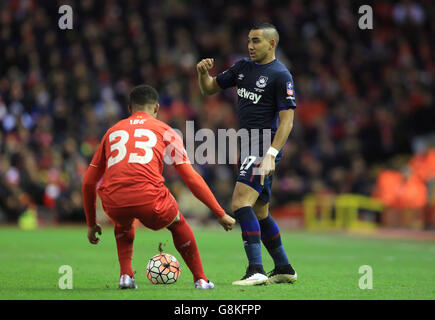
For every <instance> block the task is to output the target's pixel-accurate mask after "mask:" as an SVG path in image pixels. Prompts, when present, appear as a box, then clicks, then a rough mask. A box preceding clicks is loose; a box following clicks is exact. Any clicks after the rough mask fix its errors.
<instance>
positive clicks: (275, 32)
mask: <svg viewBox="0 0 435 320" xmlns="http://www.w3.org/2000/svg"><path fill="white" fill-rule="evenodd" d="M266 29H269V30H272V32H271V34H270V36H271V37H272V38H273V39H275V41H276V45H278V42H279V33H278V30H277V29H276V27H275V26H274V25H273V24H271V23H269V22H261V23H258V24H254V25H253V26H252V28H251V30H266Z"/></svg>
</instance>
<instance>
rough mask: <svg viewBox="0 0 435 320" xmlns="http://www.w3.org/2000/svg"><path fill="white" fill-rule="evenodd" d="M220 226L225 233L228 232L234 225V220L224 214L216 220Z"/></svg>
mask: <svg viewBox="0 0 435 320" xmlns="http://www.w3.org/2000/svg"><path fill="white" fill-rule="evenodd" d="M218 221H219V223H220V225H221V226H222V227H223V228H224V229H225V231H230V230H232V229H233V227H234V225H235V224H236V220H234V218H232V217H231V216H229V215H227V214H225V215H224V216H223V217H221V218H219V219H218Z"/></svg>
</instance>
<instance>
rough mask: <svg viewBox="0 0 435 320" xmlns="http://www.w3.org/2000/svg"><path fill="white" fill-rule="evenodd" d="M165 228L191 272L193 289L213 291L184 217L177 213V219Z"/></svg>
mask: <svg viewBox="0 0 435 320" xmlns="http://www.w3.org/2000/svg"><path fill="white" fill-rule="evenodd" d="M167 228H168V230H169V231H171V233H172V239H173V241H174V245H175V248H176V249H177V251H178V252H179V253H180V254H181V256H182V257H183V260H184V262H186V264H187V266H188V267H189V269H190V271H191V272H192V275H193V281H194V282H195V288H197V289H213V288H214V284H213V283H212V282H210V281H208V280H207V277H206V276H205V273H204V270H203V267H202V262H201V257H200V255H199V251H198V246H197V244H196V240H195V236H194V234H193V232H192V229H191V228H190V226H189V224H188V223H187V221H186V220H185V219H184V216H183V215H182V214H181V213H180V212H178V214H177V217H176V218H175V219H174V221H173V222H172V223H171V224H170V225H169V226H168V227H167Z"/></svg>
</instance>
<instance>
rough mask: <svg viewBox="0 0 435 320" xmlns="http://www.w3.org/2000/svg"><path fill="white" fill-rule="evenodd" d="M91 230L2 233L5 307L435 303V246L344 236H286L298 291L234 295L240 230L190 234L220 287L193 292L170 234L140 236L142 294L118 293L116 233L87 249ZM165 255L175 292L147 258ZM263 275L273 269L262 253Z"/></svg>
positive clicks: (240, 261)
mask: <svg viewBox="0 0 435 320" xmlns="http://www.w3.org/2000/svg"><path fill="white" fill-rule="evenodd" d="M86 230H87V229H86V228H85V227H58V228H54V227H52V228H42V229H38V230H34V231H21V230H19V229H16V228H10V227H8V228H7V227H2V228H0V299H2V300H16V299H42V300H45V299H56V300H57V299H61V300H63V299H135V300H137V299H147V300H150V299H151V300H153V299H157V300H192V299H193V300H202V299H206V300H232V299H240V300H251V299H254V300H262V299H265V300H283V299H284V300H290V299H303V300H311V299H346V300H347V299H352V300H354V299H434V298H435V243H433V242H423V241H402V240H400V241H399V240H377V239H368V238H357V237H350V236H346V235H338V234H313V233H309V232H300V231H298V232H293V231H292V232H282V233H281V235H282V239H283V243H284V246H285V248H286V251H287V254H288V256H289V259H290V261H291V263H292V264H293V266H294V267H295V269H296V270H297V272H298V275H299V278H298V281H297V282H296V283H295V284H293V285H289V284H279V285H276V284H275V285H272V284H269V285H266V286H257V287H237V286H232V285H231V282H232V281H234V280H238V279H240V278H241V276H243V274H244V271H245V268H246V266H247V262H246V258H245V253H244V250H243V246H242V241H241V236H240V232H239V230H238V227H236V229H235V230H233V231H231V232H225V231H223V230H222V231H221V230H219V229H214V228H210V229H203V228H193V230H194V233H195V236H196V239H197V242H198V246H199V250H200V254H201V257H202V261H203V266H204V269H205V272H206V274H207V276H208V277H209V279H210V280H212V281H213V282H214V283H215V285H216V287H215V289H214V290H196V289H194V287H193V281H192V275H191V273H190V271H189V269H188V268H187V266H186V264H185V263H184V261H182V259H181V257H180V255H179V254H178V252H177V251H176V250H175V248H174V245H173V243H172V238H171V234H170V232H169V231H167V230H162V231H157V232H155V231H150V230H147V229H145V228H137V229H136V238H135V243H134V255H133V269H134V270H136V281H137V284H138V286H139V289H138V290H119V289H118V288H117V284H118V280H119V267H118V261H117V254H116V246H115V239H114V235H113V228H112V227H111V226H104V227H103V235H102V237H101V241H100V243H99V244H98V245H96V246H94V245H91V244H89V243H88V242H87V238H86ZM159 242H164V243H166V247H165V252H167V253H170V254H173V255H174V256H175V257H177V259H179V260H180V263H181V268H182V270H181V275H180V278H179V279H178V281H177V283H175V284H173V285H152V284H150V283H149V281H148V279H147V278H146V273H145V266H146V264H147V260H148V259H149V258H150V257H151V256H153V255H154V254H157V253H158V251H157V247H158V244H159ZM263 261H264V266H265V269H266V271H270V270H271V269H272V268H273V263H272V260H271V258H270V257H269V255H268V254H267V252H266V250H265V249H264V248H263ZM62 265H69V266H71V268H72V270H73V289H71V290H68V289H65V290H61V289H60V288H59V286H58V283H59V279H60V277H61V276H62V274H60V273H59V267H60V266H62ZM362 265H369V266H371V267H372V270H373V289H366V290H362V289H360V288H359V280H360V277H362V276H364V274H360V273H359V272H358V271H359V268H360V266H362Z"/></svg>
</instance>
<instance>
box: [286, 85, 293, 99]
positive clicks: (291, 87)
mask: <svg viewBox="0 0 435 320" xmlns="http://www.w3.org/2000/svg"><path fill="white" fill-rule="evenodd" d="M293 93H294V92H293V85H292V83H291V82H287V94H288V95H289V96H292V95H293Z"/></svg>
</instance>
